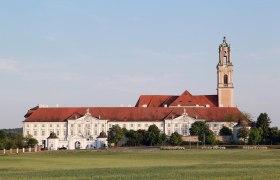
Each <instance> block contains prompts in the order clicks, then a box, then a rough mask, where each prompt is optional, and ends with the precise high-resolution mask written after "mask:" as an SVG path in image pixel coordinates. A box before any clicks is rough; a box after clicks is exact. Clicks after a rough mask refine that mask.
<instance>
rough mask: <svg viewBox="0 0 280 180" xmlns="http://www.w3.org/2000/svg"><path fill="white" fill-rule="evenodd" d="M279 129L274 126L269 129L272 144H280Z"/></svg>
mask: <svg viewBox="0 0 280 180" xmlns="http://www.w3.org/2000/svg"><path fill="white" fill-rule="evenodd" d="M278 135H279V131H278V128H277V127H272V128H269V129H268V139H269V141H270V144H278V143H279V137H278Z"/></svg>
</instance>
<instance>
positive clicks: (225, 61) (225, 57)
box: [224, 56, 227, 64]
mask: <svg viewBox="0 0 280 180" xmlns="http://www.w3.org/2000/svg"><path fill="white" fill-rule="evenodd" d="M226 63H227V56H224V64H226Z"/></svg>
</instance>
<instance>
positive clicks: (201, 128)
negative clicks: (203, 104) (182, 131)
mask: <svg viewBox="0 0 280 180" xmlns="http://www.w3.org/2000/svg"><path fill="white" fill-rule="evenodd" d="M190 134H191V135H192V136H198V140H200V141H201V142H204V141H205V143H206V144H214V143H215V136H214V134H213V132H212V131H211V130H210V129H209V127H208V125H207V124H206V122H204V121H196V122H194V123H193V124H192V127H191V128H190Z"/></svg>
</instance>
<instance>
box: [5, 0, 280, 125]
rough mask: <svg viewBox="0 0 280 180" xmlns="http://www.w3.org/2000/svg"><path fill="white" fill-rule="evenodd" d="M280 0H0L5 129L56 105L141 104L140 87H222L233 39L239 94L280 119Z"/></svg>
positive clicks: (203, 90)
mask: <svg viewBox="0 0 280 180" xmlns="http://www.w3.org/2000/svg"><path fill="white" fill-rule="evenodd" d="M279 7H280V2H278V1H258V0H254V1H253V0H248V1H242V0H239V1H231V2H229V1H218V0H217V1H206V0H205V1H176V0H174V1H162V0H161V1H159V0H158V1H113V0H112V1H91V0H88V1H86V0H83V1H70V0H65V1H62V0H57V1H55V0H49V1H37V0H33V1H31V0H26V1H19V0H18V1H13V0H10V1H1V2H0V22H1V26H0V82H1V90H0V100H1V101H0V102H1V103H0V109H1V119H0V128H14V127H21V126H22V121H23V120H24V117H23V116H24V114H25V113H26V111H27V110H28V109H29V108H31V107H34V106H36V105H37V104H47V105H49V106H56V104H59V106H120V105H124V106H127V105H135V103H136V101H137V99H138V96H139V95H141V94H168V95H169V94H171V95H179V94H181V93H182V92H183V91H184V90H189V91H190V92H191V93H192V94H194V95H196V94H197V95H199V94H216V64H217V62H218V45H219V44H220V43H221V42H222V38H223V36H224V35H225V36H227V39H228V42H229V43H230V44H231V47H232V62H233V64H234V86H235V103H236V105H237V107H238V108H239V109H240V110H241V111H246V112H248V113H250V114H252V115H253V117H254V119H256V118H257V116H258V115H259V113H261V112H267V113H268V114H269V116H270V117H271V120H272V122H273V123H272V125H276V126H280V119H279V117H280V111H279V110H278V107H279V102H280V95H279V94H278V93H279V92H280V76H279V70H278V69H279V65H280V62H279V59H280V58H279V56H280V43H279V42H280V36H279V32H280V23H279V17H280V11H279Z"/></svg>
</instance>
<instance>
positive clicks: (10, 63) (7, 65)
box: [0, 58, 17, 71]
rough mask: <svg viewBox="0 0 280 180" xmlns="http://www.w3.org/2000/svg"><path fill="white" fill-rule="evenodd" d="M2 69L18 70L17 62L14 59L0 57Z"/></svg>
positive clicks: (0, 67)
mask: <svg viewBox="0 0 280 180" xmlns="http://www.w3.org/2000/svg"><path fill="white" fill-rule="evenodd" d="M0 70H4V71H16V70H17V63H16V61H15V60H13V59H6V58H0Z"/></svg>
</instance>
